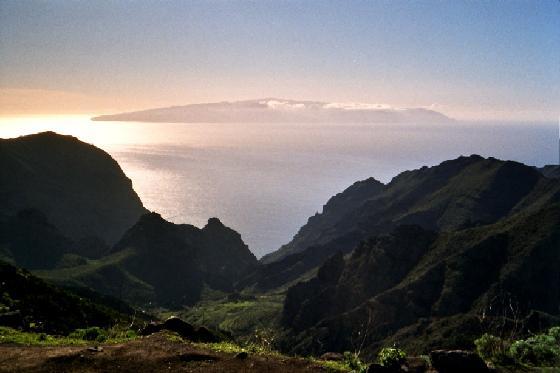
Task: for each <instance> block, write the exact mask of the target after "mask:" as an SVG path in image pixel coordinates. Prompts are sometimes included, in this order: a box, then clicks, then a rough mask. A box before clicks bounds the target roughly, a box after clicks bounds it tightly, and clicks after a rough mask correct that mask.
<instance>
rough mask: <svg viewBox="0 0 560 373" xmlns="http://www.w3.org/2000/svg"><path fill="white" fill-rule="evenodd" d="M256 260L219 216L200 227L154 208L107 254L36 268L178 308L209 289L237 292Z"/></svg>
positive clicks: (76, 283) (52, 277)
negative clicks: (171, 218) (174, 219)
mask: <svg viewBox="0 0 560 373" xmlns="http://www.w3.org/2000/svg"><path fill="white" fill-rule="evenodd" d="M256 265H257V259H256V258H255V256H254V255H253V254H252V253H251V252H250V251H249V249H248V247H247V245H245V243H244V242H243V240H242V239H241V236H240V235H239V233H237V232H235V231H234V230H232V229H230V228H228V227H226V226H224V225H223V224H222V223H221V222H220V221H219V220H218V219H217V218H212V219H209V220H208V224H207V225H206V226H205V227H204V228H202V229H200V228H197V227H195V226H192V225H187V224H173V223H170V222H168V221H166V220H164V219H163V218H162V217H161V216H160V215H158V214H156V213H149V214H146V215H143V216H142V217H141V218H140V220H139V221H138V222H137V223H136V224H135V225H134V226H133V227H131V228H130V229H129V230H128V231H127V232H126V233H125V234H124V236H123V238H122V239H121V240H120V241H119V242H118V243H117V244H116V245H115V246H114V247H113V248H112V249H111V251H110V252H109V253H108V255H106V256H104V257H102V258H100V259H97V260H88V261H86V262H85V263H83V264H81V265H76V266H71V267H68V268H59V269H54V270H49V271H39V272H37V273H38V274H40V275H41V276H42V277H45V278H47V279H49V280H52V281H55V282H57V283H60V284H70V285H74V286H82V287H89V288H92V289H95V290H97V291H99V292H101V293H103V294H109V295H112V296H114V297H116V298H118V299H123V300H126V301H129V302H132V303H134V304H141V305H147V304H149V303H152V304H154V303H155V304H159V305H166V306H171V307H178V306H183V305H191V304H193V303H195V302H196V301H197V300H199V299H200V296H201V294H202V292H203V291H204V290H205V289H213V290H218V291H223V292H229V291H232V290H233V284H234V283H235V282H237V281H238V280H239V279H240V278H241V277H242V276H244V275H246V274H247V273H249V272H251V271H253V270H254V268H255V267H256Z"/></svg>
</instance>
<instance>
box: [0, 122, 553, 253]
mask: <svg viewBox="0 0 560 373" xmlns="http://www.w3.org/2000/svg"><path fill="white" fill-rule="evenodd" d="M89 118H90V116H53V117H40V116H34V117H2V118H0V137H2V138H8V137H16V136H21V135H25V134H30V133H36V132H41V131H47V130H52V131H55V132H58V133H62V134H70V135H73V136H76V137H78V138H79V139H81V140H82V141H85V142H88V143H91V144H94V145H96V146H98V147H100V148H102V149H104V150H105V151H107V152H108V153H109V154H111V155H112V156H113V157H114V158H115V159H116V160H117V161H118V163H119V164H120V165H121V167H122V169H123V170H124V172H125V173H126V175H127V176H128V177H129V178H130V179H132V182H133V186H134V189H135V190H136V192H137V193H138V195H139V196H140V198H141V199H142V202H143V203H144V205H145V206H146V207H147V208H148V209H150V210H153V211H156V212H158V213H160V214H161V215H162V216H163V217H164V218H166V219H168V220H170V221H172V222H175V223H188V224H193V225H196V226H203V225H204V224H205V223H206V221H207V220H208V218H210V217H218V218H219V219H220V220H221V221H222V222H223V223H224V224H226V225H228V226H230V227H231V228H233V229H235V230H236V231H238V232H239V233H240V234H241V236H242V238H243V240H244V241H245V242H246V243H247V244H248V245H249V248H250V249H251V250H252V251H253V252H254V253H255V255H256V256H257V257H261V256H262V255H264V254H266V253H269V252H271V251H273V250H275V249H277V248H279V247H280V246H281V245H282V244H285V243H287V242H288V241H289V240H290V239H291V238H292V237H293V235H294V234H295V233H296V232H297V230H298V228H299V227H301V226H302V225H303V224H304V223H305V222H306V221H307V218H308V217H309V216H311V215H313V214H315V213H316V212H320V211H321V210H322V206H323V205H324V204H325V203H326V202H327V200H328V199H329V198H330V197H331V196H333V195H334V194H336V193H338V192H341V191H342V190H344V189H345V188H346V187H348V186H349V185H351V184H352V183H353V182H355V181H357V180H361V179H365V178H367V177H370V176H373V177H375V178H376V179H378V180H380V181H382V182H389V181H390V180H391V178H392V177H394V176H396V175H397V174H398V173H400V172H402V171H404V170H408V169H414V168H419V167H421V166H423V165H428V166H431V165H435V164H438V163H440V162H442V161H444V160H447V159H452V158H456V157H458V156H460V155H470V154H474V153H476V154H480V155H483V156H487V157H489V156H492V157H495V158H499V159H511V160H515V161H520V162H523V163H526V164H529V165H535V166H542V165H545V164H553V163H554V164H556V163H557V162H558V126H557V124H555V123H498V122H485V123H483V122H453V123H447V124H437V125H430V124H410V123H409V124H399V123H386V124H368V125H364V124H356V125H352V124H340V125H337V124H278V123H261V124H242V123H200V124H198V123H197V124H188V123H135V122H92V121H90V120H89Z"/></svg>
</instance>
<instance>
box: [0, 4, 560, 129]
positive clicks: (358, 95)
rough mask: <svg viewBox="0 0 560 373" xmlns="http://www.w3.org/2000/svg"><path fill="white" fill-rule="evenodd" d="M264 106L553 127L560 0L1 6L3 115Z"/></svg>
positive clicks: (559, 79)
mask: <svg viewBox="0 0 560 373" xmlns="http://www.w3.org/2000/svg"><path fill="white" fill-rule="evenodd" d="M260 97H282V98H293V99H310V100H324V101H335V102H367V103H384V104H390V105H394V106H399V107H419V106H422V107H433V108H434V109H436V110H439V111H442V112H444V113H446V114H448V115H451V116H454V117H456V118H469V119H473V118H482V119H484V118H504V119H519V120H526V119H534V120H543V119H547V120H555V119H557V118H558V114H559V112H560V2H559V1H557V0H549V1H547V0H540V1H529V0H527V1H480V2H477V1H465V2H461V1H451V0H450V1H266V0H263V1H233V0H229V1H226V0H223V1H200V2H199V1H117V0H114V1H25V0H14V1H5V0H0V113H4V114H6V113H16V112H28V113H29V112H32V113H46V112H59V113H64V112H69V113H70V112H88V111H89V112H107V111H112V110H133V109H140V108H147V107H157V106H167V105H173V104H187V103H194V102H209V101H222V100H237V99H249V98H260Z"/></svg>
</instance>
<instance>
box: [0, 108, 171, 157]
mask: <svg viewBox="0 0 560 373" xmlns="http://www.w3.org/2000/svg"><path fill="white" fill-rule="evenodd" d="M92 116H94V115H48V116H45V115H37V116H29V115H26V116H0V138H14V137H18V136H24V135H29V134H33V133H39V132H45V131H54V132H56V133H59V134H62V135H71V136H74V137H77V138H78V139H80V140H81V141H84V142H87V143H90V144H93V145H96V146H98V147H101V148H103V149H105V150H107V149H108V148H111V147H113V146H115V145H123V144H136V145H142V144H145V143H154V142H160V143H165V142H168V141H169V140H168V138H169V137H170V136H169V134H163V133H161V131H158V130H157V126H152V125H151V124H140V125H138V123H133V122H130V123H118V124H115V123H113V122H106V123H100V122H92V121H91V120H90V118H91V117H92ZM134 127H136V129H134Z"/></svg>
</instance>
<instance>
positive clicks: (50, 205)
mask: <svg viewBox="0 0 560 373" xmlns="http://www.w3.org/2000/svg"><path fill="white" fill-rule="evenodd" d="M29 208H33V209H37V210H39V211H41V212H43V213H44V214H45V215H46V217H47V218H48V220H49V222H51V223H52V224H53V225H54V226H56V227H57V228H58V229H60V231H61V232H62V233H63V234H64V235H65V236H67V237H69V238H70V239H73V240H75V241H79V240H83V239H90V240H92V239H93V240H95V238H92V237H97V238H100V239H102V240H104V241H106V242H107V243H109V244H112V243H114V242H116V241H117V240H118V239H119V238H120V237H121V236H122V234H123V233H124V232H125V231H126V230H127V229H128V228H130V227H131V226H132V225H133V224H134V223H135V222H136V221H137V220H138V218H139V217H140V215H142V214H143V213H145V212H146V210H145V209H144V207H143V206H142V203H141V201H140V199H139V198H138V196H137V195H136V193H135V192H134V190H133V189H132V182H131V181H130V179H128V178H127V177H126V176H125V174H124V173H123V171H122V170H121V168H120V167H119V165H118V164H117V162H116V161H115V160H114V159H112V158H111V156H110V155H109V154H107V153H105V152H104V151H102V150H101V149H98V148H96V147H94V146H93V145H89V144H86V143H83V142H81V141H79V140H78V139H76V138H74V137H71V136H62V135H58V134H56V133H54V132H44V133H39V134H35V135H29V136H23V137H19V138H15V139H0V214H2V215H5V216H13V215H15V214H17V213H18V211H20V210H23V209H29Z"/></svg>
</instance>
